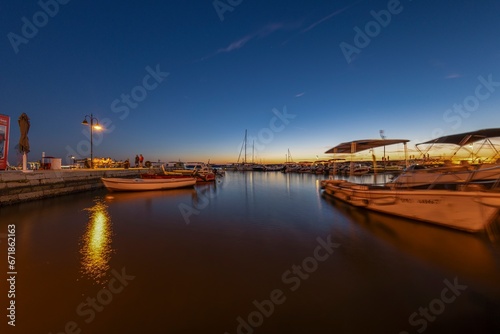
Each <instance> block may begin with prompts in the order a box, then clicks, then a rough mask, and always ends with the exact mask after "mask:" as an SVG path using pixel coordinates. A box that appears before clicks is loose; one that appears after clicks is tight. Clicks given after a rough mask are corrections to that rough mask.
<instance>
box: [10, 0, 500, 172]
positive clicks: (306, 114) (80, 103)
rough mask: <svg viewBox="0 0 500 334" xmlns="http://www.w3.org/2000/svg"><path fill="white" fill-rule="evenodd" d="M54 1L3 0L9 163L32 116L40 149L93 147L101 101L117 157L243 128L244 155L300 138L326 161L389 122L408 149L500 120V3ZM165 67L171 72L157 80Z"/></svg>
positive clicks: (203, 153)
mask: <svg viewBox="0 0 500 334" xmlns="http://www.w3.org/2000/svg"><path fill="white" fill-rule="evenodd" d="M60 1H61V2H63V3H64V2H65V1H63V0H60ZM42 2H43V0H42ZM47 3H48V4H51V5H50V6H48V8H49V11H52V13H51V14H52V16H53V17H51V16H49V15H44V14H42V13H40V12H41V11H42V10H43V9H42V7H41V5H40V4H39V3H38V2H37V1H27V0H23V1H9V2H3V3H2V5H1V7H0V10H1V20H0V33H1V35H2V36H3V38H2V43H1V44H0V50H1V61H0V67H1V72H0V73H1V75H0V101H1V102H0V103H1V110H0V113H1V114H6V115H9V116H11V137H10V139H11V144H10V158H9V160H10V162H11V163H16V152H15V149H14V146H15V144H16V143H17V141H18V139H19V128H18V126H17V119H18V117H19V116H20V115H21V113H23V112H25V113H27V114H28V116H29V117H30V119H31V130H30V133H29V138H30V142H31V149H32V151H31V153H30V155H29V160H30V161H33V160H38V159H39V158H40V157H41V153H42V151H44V152H46V155H50V156H56V157H62V158H67V157H68V156H69V155H70V154H72V153H71V152H73V153H74V152H76V153H77V154H78V155H79V156H82V157H83V156H88V155H89V150H88V147H89V143H88V139H87V137H86V136H85V135H84V133H83V131H85V130H86V131H88V127H87V128H86V127H85V126H83V125H82V124H81V122H82V120H83V118H84V116H85V115H87V114H90V113H92V114H93V115H94V116H95V117H96V118H97V119H98V120H99V122H100V123H107V124H106V125H107V131H106V132H104V133H102V134H101V135H98V136H96V137H95V139H94V156H105V157H108V156H109V157H112V158H114V159H118V160H120V159H126V158H131V159H133V158H134V156H135V154H138V153H142V154H143V155H144V156H145V157H146V159H147V160H157V159H161V160H162V161H169V160H179V159H180V160H183V161H192V160H196V161H207V160H208V159H210V160H211V161H212V162H223V163H225V162H230V161H233V162H234V161H236V160H237V159H238V156H239V154H240V146H241V143H242V140H243V138H244V134H245V129H248V145H247V152H248V156H247V160H250V159H251V158H252V146H253V147H254V148H255V149H254V157H255V158H254V159H255V160H256V161H259V162H261V161H262V162H271V161H272V160H273V159H275V160H278V161H283V160H284V159H285V155H286V153H287V150H288V149H290V153H291V154H292V157H293V158H294V160H299V159H316V156H318V157H319V158H324V157H327V156H326V155H324V152H325V151H326V150H327V149H328V148H330V147H332V146H335V145H337V144H338V143H340V142H345V141H351V140H356V139H365V138H378V137H379V130H381V129H383V130H385V134H386V136H387V137H388V138H406V139H410V140H412V142H411V145H410V146H412V145H413V144H415V143H417V142H420V141H424V140H428V139H431V138H432V137H434V136H436V135H441V134H451V133H457V132H464V131H470V130H476V129H479V128H489V127H498V126H499V125H500V113H499V110H500V20H499V19H498V15H499V13H500V1H493V0H483V1H474V0H458V1H457V0H455V1H451V0H448V1H431V0H413V1H411V0H401V1H400V2H398V1H394V0H391V1H367V0H365V1H363V0H361V1H293V0H286V1H281V0H279V1H255V0H253V1H250V0H242V1H240V0H232V1H230V2H229V1H228V0H220V1H218V2H215V3H216V4H218V6H219V13H218V11H217V10H216V8H215V7H214V2H213V1H210V0H207V1H201V0H198V1H195V0H193V1H181V0H175V1H174V0H170V1H134V2H130V1H129V2H124V1H81V0H80V1H78V0H72V1H69V2H68V3H67V4H59V3H58V4H59V5H58V7H59V8H57V11H56V8H55V6H54V5H53V4H54V3H55V0H48V1H47ZM230 3H232V4H233V5H235V6H232V5H230ZM223 4H225V5H226V6H229V7H226V8H223V7H222V6H223ZM228 8H229V9H230V10H226V9H228ZM381 11H382V12H381ZM391 11H392V14H391V18H390V22H388V19H387V15H386V16H384V13H387V12H389V13H391ZM373 12H376V13H380V14H379V15H380V16H381V18H379V20H385V21H384V22H382V24H380V23H375V22H377V21H375V18H374V16H373V14H372V13H373ZM23 17H25V18H26V19H27V20H26V19H25V20H23ZM221 18H222V19H223V20H221ZM34 19H35V20H38V21H37V22H38V25H39V26H40V27H38V28H37V29H38V32H37V33H36V35H34V33H33V31H30V30H29V29H28V28H27V27H26V25H27V24H26V22H27V21H29V22H30V24H31V23H33V22H34ZM45 19H46V20H45ZM384 25H385V26H384ZM23 27H24V29H23ZM356 27H358V29H357V30H356V29H355V28H356ZM367 28H368V29H372V30H370V31H369V32H370V34H371V35H372V37H370V36H368V38H370V41H369V44H368V43H367V41H366V40H363V38H361V37H360V36H359V34H358V33H357V31H360V30H361V31H363V32H365V30H366V29H367ZM30 33H31V35H29V34H30ZM23 34H24V35H23ZM26 35H27V36H26ZM356 35H358V36H357V37H358V38H357V39H356ZM21 41H22V42H21ZM342 43H344V44H342ZM356 43H357V44H356ZM363 43H364V44H363ZM347 44H349V45H350V46H352V48H351V53H350V54H349V55H348V57H346V56H345V55H344V52H343V51H342V48H341V45H344V46H345V45H347ZM355 47H357V49H353V48H355ZM352 50H355V51H352ZM16 51H17V52H16ZM147 68H149V69H150V70H149V71H148V70H147ZM155 70H158V71H159V72H161V73H160V77H158V78H159V81H161V82H158V81H155V80H154V78H153V77H146V76H147V75H148V73H149V72H150V71H155ZM166 73H168V75H167V74H166ZM480 77H482V78H484V80H483V81H484V82H487V81H490V82H493V83H490V84H489V85H488V87H486V86H485V84H484V82H483V81H481V80H480V79H479V78H480ZM145 78H146V81H144V79H145ZM145 85H147V87H148V89H146V88H145ZM144 92H145V93H146V94H147V95H146V96H144ZM122 94H123V95H122ZM125 95H129V96H131V95H132V96H131V97H130V98H129V99H130V100H129V101H128V103H129V105H128V106H127V102H126V101H125V100H122V98H123V96H125ZM133 96H135V98H136V99H137V101H134V97H133ZM113 103H114V104H113ZM460 104H468V106H466V108H464V109H463V112H461V113H460V112H458V111H457V110H458V109H457V110H454V107H453V106H454V105H460ZM131 106H133V107H134V108H132V107H131ZM127 110H128V113H127V112H126V111H127ZM276 114H279V115H281V117H282V118H283V114H285V115H289V116H287V117H288V118H287V117H285V118H283V119H284V120H285V121H283V119H280V118H277V117H276ZM252 138H255V139H252Z"/></svg>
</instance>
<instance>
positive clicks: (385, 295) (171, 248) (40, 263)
mask: <svg viewBox="0 0 500 334" xmlns="http://www.w3.org/2000/svg"><path fill="white" fill-rule="evenodd" d="M324 178H325V177H324V176H322V175H311V174H285V173H281V172H226V174H225V176H224V177H222V178H221V179H219V180H218V181H217V182H215V183H210V184H197V185H196V186H195V187H194V188H191V189H178V190H167V191H153V192H137V193H112V192H108V191H106V190H105V189H102V190H97V191H93V192H87V193H79V194H74V195H67V196H61V197H55V198H50V199H45V200H40V201H33V202H29V203H22V204H16V205H12V206H7V207H2V208H1V211H0V218H1V220H0V228H1V229H0V242H1V243H0V250H1V254H2V258H3V259H4V260H2V265H1V266H0V268H2V270H3V276H4V279H3V282H4V283H2V285H1V287H2V291H1V295H2V298H1V300H2V310H3V311H2V313H3V314H2V317H1V318H2V319H3V320H2V324H1V325H0V328H2V330H1V332H2V333H52V334H56V333H58V334H59V333H94V334H98V333H219V334H225V333H229V334H235V333H245V334H250V333H256V334H257V333H308V334H309V333H395V334H399V333H499V332H500V241H499V238H498V236H497V235H496V234H495V233H494V230H495V228H493V229H492V230H491V231H490V232H491V233H484V234H477V235H476V234H469V233H464V232H460V231H455V230H450V229H447V228H442V227H438V226H433V225H429V224H424V223H418V222H414V221H410V220H405V219H399V218H396V217H389V216H386V215H380V214H376V213H371V212H367V211H365V210H363V209H359V208H354V207H350V206H348V205H346V204H344V203H341V202H338V201H335V200H333V199H330V198H328V197H324V196H323V195H322V192H321V189H320V181H321V180H322V179H324ZM445 209H446V208H443V210H445ZM494 224H495V225H499V224H498V221H497V222H495V223H494ZM12 226H14V233H11V232H12V231H11V230H12ZM494 227H495V226H494ZM9 234H13V235H15V255H14V256H15V272H16V274H15V276H14V277H15V282H14V283H15V285H14V287H13V286H12V280H11V281H9V280H8V279H9V278H10V277H11V276H12V275H8V274H7V273H9V272H10V271H9V268H8V263H7V254H8V240H9V238H8V237H7V236H8V235H9ZM5 278H7V284H5V282H6V281H5ZM12 288H14V291H15V296H10V297H8V295H9V291H12ZM12 301H14V305H15V311H14V319H15V320H14V324H15V326H13V325H12V323H11V324H9V321H12V317H11V318H9V314H12V312H11V311H10V310H9V309H8V308H9V307H10V305H11V304H10V303H12ZM10 308H11V307H10Z"/></svg>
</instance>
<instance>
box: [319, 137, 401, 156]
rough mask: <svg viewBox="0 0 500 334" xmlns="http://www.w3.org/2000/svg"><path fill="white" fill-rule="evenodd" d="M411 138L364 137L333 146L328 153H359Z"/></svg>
mask: <svg viewBox="0 0 500 334" xmlns="http://www.w3.org/2000/svg"><path fill="white" fill-rule="evenodd" d="M409 141H410V140H408V139H362V140H354V141H351V142H345V143H342V144H339V145H337V146H335V147H332V148H331V149H329V150H328V151H326V152H325V153H326V154H330V153H357V152H361V151H365V150H370V149H372V148H375V147H381V146H388V145H394V144H400V143H404V144H406V143H407V142H409Z"/></svg>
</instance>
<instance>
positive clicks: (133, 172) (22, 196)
mask: <svg viewBox="0 0 500 334" xmlns="http://www.w3.org/2000/svg"><path fill="white" fill-rule="evenodd" d="M146 171H147V169H139V168H133V169H111V168H106V169H93V170H90V169H73V170H64V169H62V170H35V171H32V172H23V171H5V172H0V206H5V205H11V204H14V203H19V202H26V201H31V200H37V199H42V198H47V197H54V196H60V195H66V194H70V193H76V192H82V191H89V190H94V189H98V188H102V187H104V185H103V183H102V181H101V177H130V178H132V177H139V176H140V174H141V173H144V172H146Z"/></svg>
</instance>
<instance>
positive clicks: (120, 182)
mask: <svg viewBox="0 0 500 334" xmlns="http://www.w3.org/2000/svg"><path fill="white" fill-rule="evenodd" d="M101 180H102V183H104V186H105V187H106V188H107V189H108V190H110V191H146V190H164V189H177V188H183V187H192V186H194V184H195V183H196V179H195V178H168V179H139V178H135V179H125V178H106V177H103V178H101Z"/></svg>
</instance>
